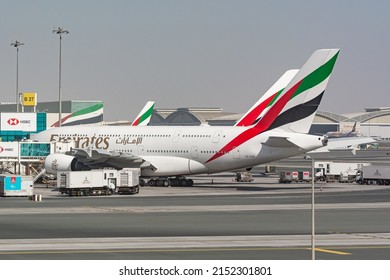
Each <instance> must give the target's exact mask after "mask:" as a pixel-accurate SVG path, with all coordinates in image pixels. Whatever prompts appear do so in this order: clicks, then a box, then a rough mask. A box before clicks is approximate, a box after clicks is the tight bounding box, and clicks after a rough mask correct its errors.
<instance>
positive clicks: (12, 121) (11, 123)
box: [7, 118, 19, 125]
mask: <svg viewBox="0 0 390 280" xmlns="http://www.w3.org/2000/svg"><path fill="white" fill-rule="evenodd" d="M7 123H8V124H9V125H18V124H19V120H18V119H17V118H10V119H9V120H8V121H7Z"/></svg>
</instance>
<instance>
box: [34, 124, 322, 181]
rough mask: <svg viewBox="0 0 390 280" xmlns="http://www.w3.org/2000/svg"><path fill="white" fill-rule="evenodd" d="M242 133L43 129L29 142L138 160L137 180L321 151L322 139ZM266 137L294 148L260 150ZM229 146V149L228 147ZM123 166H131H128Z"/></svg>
mask: <svg viewBox="0 0 390 280" xmlns="http://www.w3.org/2000/svg"><path fill="white" fill-rule="evenodd" d="M248 129H252V128H248V127H231V126H218V127H217V126H145V127H128V126H126V127H118V126H116V127H115V126H73V127H61V128H53V129H49V130H46V131H43V132H41V133H39V134H37V135H35V137H34V139H35V140H37V141H50V142H51V141H65V140H73V141H75V146H76V148H81V149H88V148H91V149H96V150H108V151H115V152H118V153H123V154H131V155H134V156H137V157H140V158H142V160H144V161H146V162H148V163H150V166H151V167H150V168H147V167H146V168H142V175H143V176H176V175H189V174H200V173H216V172H223V171H229V170H237V169H242V168H248V167H252V166H255V165H258V164H263V163H266V162H272V161H274V160H278V159H281V158H287V157H290V156H294V155H298V154H301V153H304V152H306V151H310V150H313V149H316V148H319V147H322V146H323V143H322V140H323V138H322V137H318V136H313V135H307V134H298V133H289V132H282V131H266V132H263V133H260V134H256V133H252V134H251V136H249V137H248V136H245V135H248V133H247V132H246V131H247V130H248ZM243 134H244V135H243ZM270 136H272V137H284V138H287V139H288V140H289V141H290V142H292V143H294V144H295V145H296V146H292V147H291V146H290V147H282V146H281V147H277V146H269V145H264V143H265V142H266V141H267V140H268V138H269V137H270ZM233 139H235V140H233ZM232 140H233V144H228V143H231V141H232ZM226 145H228V146H229V145H230V148H226ZM216 155H217V156H216ZM213 157H214V158H213ZM212 158H213V159H212ZM128 164H129V165H132V166H134V163H130V161H129V162H128ZM145 166H147V165H145ZM115 167H118V168H123V167H127V163H126V161H119V162H118V164H117V166H115Z"/></svg>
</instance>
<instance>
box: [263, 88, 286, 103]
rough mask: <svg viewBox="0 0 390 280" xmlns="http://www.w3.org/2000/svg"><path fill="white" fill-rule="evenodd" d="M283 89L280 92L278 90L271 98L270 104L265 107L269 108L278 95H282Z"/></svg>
mask: <svg viewBox="0 0 390 280" xmlns="http://www.w3.org/2000/svg"><path fill="white" fill-rule="evenodd" d="M284 89H285V88H282V89H281V90H279V91H278V92H277V93H276V94H275V96H274V98H272V100H271V101H270V103H269V104H268V105H267V107H269V106H271V105H272V104H274V103H275V100H276V99H277V98H278V97H279V95H280V94H281V93H282V91H283V90H284Z"/></svg>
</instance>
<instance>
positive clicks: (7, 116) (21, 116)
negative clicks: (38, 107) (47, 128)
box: [0, 113, 37, 132]
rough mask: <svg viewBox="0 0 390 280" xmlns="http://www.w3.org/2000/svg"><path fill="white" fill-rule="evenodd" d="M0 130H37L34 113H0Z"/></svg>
mask: <svg viewBox="0 0 390 280" xmlns="http://www.w3.org/2000/svg"><path fill="white" fill-rule="evenodd" d="M0 130H1V131H26V132H34V131H37V114H36V113H1V128H0Z"/></svg>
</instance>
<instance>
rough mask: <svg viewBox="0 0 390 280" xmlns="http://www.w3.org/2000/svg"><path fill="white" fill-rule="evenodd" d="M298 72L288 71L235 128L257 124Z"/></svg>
mask: <svg viewBox="0 0 390 280" xmlns="http://www.w3.org/2000/svg"><path fill="white" fill-rule="evenodd" d="M298 71H299V70H298V69H291V70H288V71H286V72H285V73H284V74H283V75H282V76H281V77H280V78H279V80H277V81H276V83H275V84H274V85H273V86H271V88H270V89H269V90H268V91H267V92H266V93H265V94H264V95H263V96H262V97H261V98H260V99H259V100H258V101H257V102H256V103H255V104H254V105H253V106H252V107H251V108H250V109H249V110H248V112H246V113H245V114H244V116H243V117H242V118H241V119H239V120H238V121H237V122H236V124H235V125H234V126H250V125H253V124H255V123H256V122H257V121H258V120H259V119H260V118H261V117H262V116H263V115H264V114H265V113H266V112H267V111H268V109H269V108H270V107H271V106H272V105H273V104H274V101H275V100H276V99H277V98H278V96H279V94H281V93H282V91H283V90H284V88H285V87H286V86H287V85H288V84H289V82H290V81H291V80H292V78H293V77H294V76H295V75H296V74H297V72H298Z"/></svg>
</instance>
